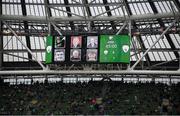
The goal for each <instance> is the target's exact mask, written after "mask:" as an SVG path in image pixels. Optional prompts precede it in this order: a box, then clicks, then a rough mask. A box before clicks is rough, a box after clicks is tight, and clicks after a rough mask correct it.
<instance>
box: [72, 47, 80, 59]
mask: <svg viewBox="0 0 180 116" xmlns="http://www.w3.org/2000/svg"><path fill="white" fill-rule="evenodd" d="M70 54H71V55H70V59H71V61H80V60H81V49H71V53H70Z"/></svg>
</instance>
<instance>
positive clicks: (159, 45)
mask: <svg viewBox="0 0 180 116" xmlns="http://www.w3.org/2000/svg"><path fill="white" fill-rule="evenodd" d="M141 37H142V39H143V42H144V44H145V47H146V48H149V47H150V46H151V45H152V44H153V43H154V42H155V41H156V40H157V39H158V38H159V37H160V35H150V36H149V35H148V36H141ZM153 48H159V49H160V48H161V49H162V48H171V47H170V45H169V42H168V41H167V38H166V36H164V38H163V39H160V40H159V41H158V42H157V43H156V44H155V46H154V47H153Z"/></svg>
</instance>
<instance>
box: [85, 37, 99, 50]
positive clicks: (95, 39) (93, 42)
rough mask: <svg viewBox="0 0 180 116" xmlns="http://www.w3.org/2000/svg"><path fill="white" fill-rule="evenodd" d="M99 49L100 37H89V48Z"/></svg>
mask: <svg viewBox="0 0 180 116" xmlns="http://www.w3.org/2000/svg"><path fill="white" fill-rule="evenodd" d="M97 47H98V36H88V37H87V48H97Z"/></svg>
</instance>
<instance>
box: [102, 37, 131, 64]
mask: <svg viewBox="0 0 180 116" xmlns="http://www.w3.org/2000/svg"><path fill="white" fill-rule="evenodd" d="M99 61H100V63H119V62H122V63H129V62H130V38H129V36H128V35H101V36H100V60H99Z"/></svg>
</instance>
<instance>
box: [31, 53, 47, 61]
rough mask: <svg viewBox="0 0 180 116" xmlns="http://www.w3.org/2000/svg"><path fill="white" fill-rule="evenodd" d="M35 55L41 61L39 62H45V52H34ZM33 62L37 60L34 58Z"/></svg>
mask: <svg viewBox="0 0 180 116" xmlns="http://www.w3.org/2000/svg"><path fill="white" fill-rule="evenodd" d="M33 55H34V56H35V57H36V58H37V59H38V60H39V61H45V52H33ZM33 60H35V59H34V58H33Z"/></svg>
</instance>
